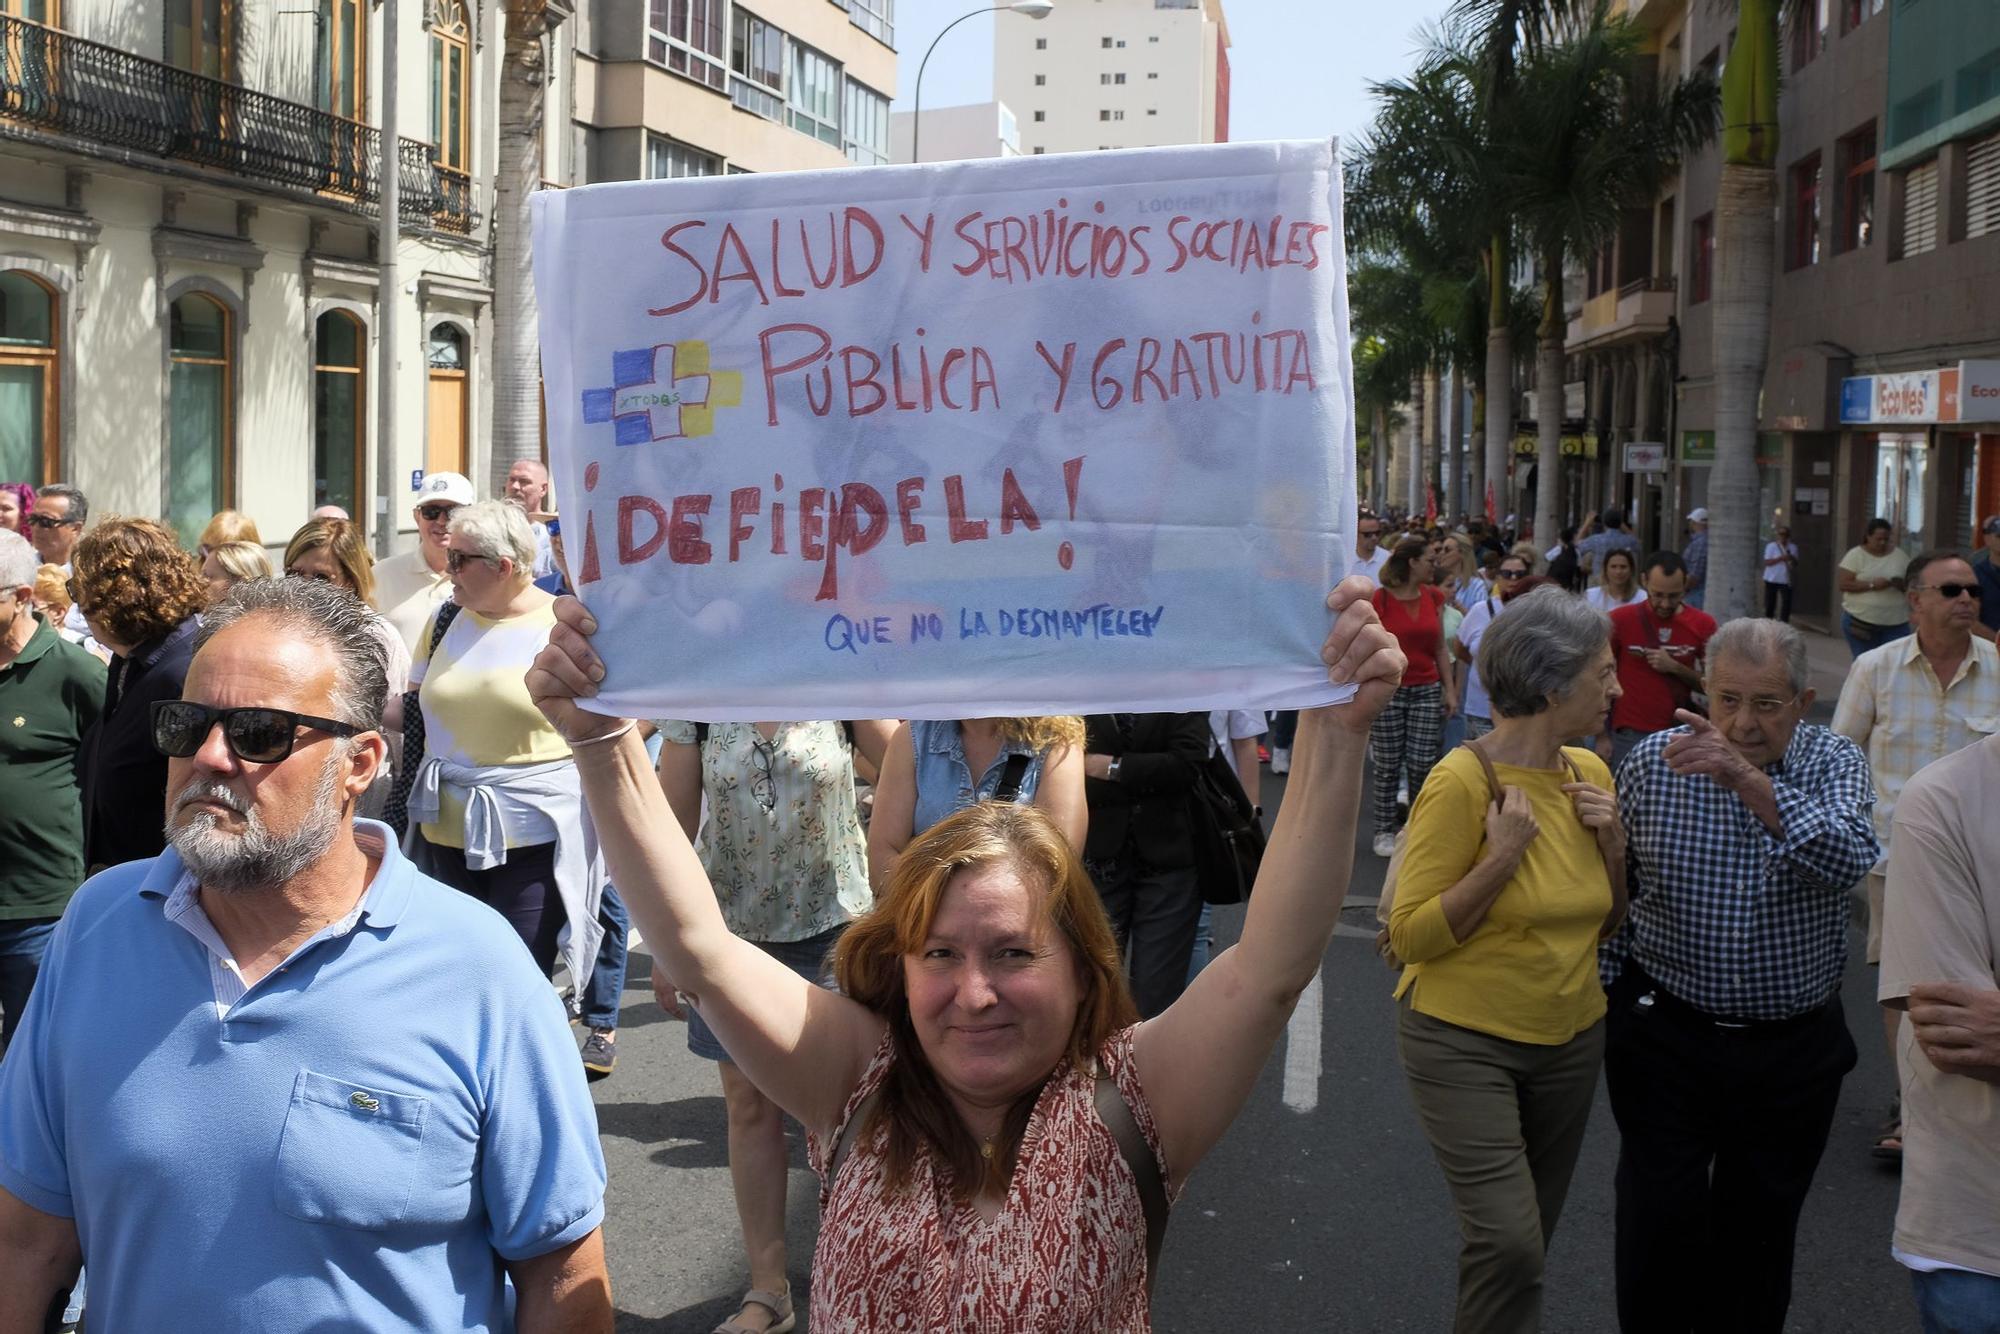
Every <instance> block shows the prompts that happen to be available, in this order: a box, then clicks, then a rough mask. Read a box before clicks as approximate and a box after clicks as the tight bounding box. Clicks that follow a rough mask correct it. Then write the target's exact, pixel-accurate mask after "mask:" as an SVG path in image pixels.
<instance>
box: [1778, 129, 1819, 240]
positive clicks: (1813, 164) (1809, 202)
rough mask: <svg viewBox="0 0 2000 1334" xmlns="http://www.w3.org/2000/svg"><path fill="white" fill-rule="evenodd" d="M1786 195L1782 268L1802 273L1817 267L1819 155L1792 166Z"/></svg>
mask: <svg viewBox="0 0 2000 1334" xmlns="http://www.w3.org/2000/svg"><path fill="white" fill-rule="evenodd" d="M1790 193H1791V228H1790V231H1789V232H1788V233H1787V238H1786V245H1785V267H1786V268H1788V269H1802V268H1805V267H1806V266H1807V265H1809V264H1817V263H1819V212H1820V168H1819V154H1817V153H1814V154H1812V155H1811V156H1810V157H1807V158H1805V159H1803V160H1801V161H1799V162H1797V163H1795V164H1794V165H1793V167H1792V170H1791V192H1790Z"/></svg>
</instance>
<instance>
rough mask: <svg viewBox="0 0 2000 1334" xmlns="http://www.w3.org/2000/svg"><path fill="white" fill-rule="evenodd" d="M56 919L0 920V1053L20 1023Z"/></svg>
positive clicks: (4, 1050)
mask: <svg viewBox="0 0 2000 1334" xmlns="http://www.w3.org/2000/svg"><path fill="white" fill-rule="evenodd" d="M56 921H57V919H56V918H54V917H31V918H26V919H20V920H14V921H0V1057H4V1056H5V1055H6V1053H7V1044H8V1043H9V1042H12V1041H13V1040H14V1030H15V1029H17V1028H19V1027H20V1026H21V1012H22V1011H23V1010H26V1009H27V1008H28V993H29V992H31V991H33V990H34V989H35V978H36V977H38V976H40V975H41V971H42V955H43V953H44V952H45V951H46V950H47V949H48V947H49V937H50V936H52V935H54V934H55V929H56Z"/></svg>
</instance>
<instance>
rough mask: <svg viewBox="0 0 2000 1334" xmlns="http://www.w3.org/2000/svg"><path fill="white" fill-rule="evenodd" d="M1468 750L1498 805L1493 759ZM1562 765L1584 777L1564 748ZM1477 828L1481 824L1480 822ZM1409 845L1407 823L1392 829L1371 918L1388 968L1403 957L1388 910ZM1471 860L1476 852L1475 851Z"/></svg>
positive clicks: (1469, 746)
mask: <svg viewBox="0 0 2000 1334" xmlns="http://www.w3.org/2000/svg"><path fill="white" fill-rule="evenodd" d="M1461 744H1462V745H1463V746H1464V748H1465V749H1466V750H1469V751H1471V752H1472V758H1473V759H1475V760H1478V761H1479V770H1480V772H1481V773H1483V774H1485V775H1486V795H1487V798H1488V800H1489V801H1490V802H1491V803H1492V804H1493V805H1498V804H1499V803H1500V802H1501V801H1502V800H1503V799H1504V798H1505V796H1506V794H1505V793H1504V792H1502V791H1501V789H1500V775H1499V774H1497V773H1495V772H1494V771H1493V761H1492V760H1489V759H1487V758H1486V752H1485V751H1483V750H1481V749H1480V748H1479V743H1478V742H1477V741H1467V742H1463V743H1461ZM1562 762H1563V767H1564V768H1566V769H1568V770H1569V776H1570V778H1571V780H1572V781H1574V782H1578V783H1581V782H1583V781H1585V780H1584V777H1583V770H1581V769H1579V768H1577V767H1576V761H1575V760H1573V759H1571V758H1570V757H1569V755H1568V753H1567V752H1563V753H1562ZM1481 828H1482V829H1483V828H1484V825H1483V823H1482V825H1481ZM1479 844H1480V846H1481V847H1484V846H1485V845H1486V835H1485V834H1484V833H1481V834H1480V836H1479ZM1409 845H1410V826H1409V825H1407V824H1406V825H1404V826H1403V827H1402V828H1401V829H1399V830H1397V831H1396V850H1395V851H1394V852H1393V853H1391V854H1390V855H1389V869H1388V870H1386V871H1384V872H1383V873H1382V897H1381V898H1379V899H1378V900H1376V903H1375V920H1376V921H1377V922H1379V923H1381V927H1380V929H1379V930H1377V931H1376V932H1375V952H1376V953H1377V954H1380V955H1381V956H1382V962H1384V963H1386V964H1388V965H1389V966H1390V967H1391V968H1401V967H1402V966H1403V961H1402V960H1401V959H1398V958H1397V957H1396V951H1395V950H1394V949H1393V948H1391V947H1390V945H1389V910H1390V909H1391V908H1393V907H1394V906H1395V904H1396V881H1397V879H1398V877H1400V876H1401V875H1402V873H1403V853H1404V852H1405V851H1406V850H1407V849H1408V848H1409ZM1474 859H1475V860H1477V855H1476V854H1475V858H1474Z"/></svg>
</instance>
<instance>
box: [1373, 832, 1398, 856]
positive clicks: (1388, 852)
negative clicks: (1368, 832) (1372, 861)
mask: <svg viewBox="0 0 2000 1334" xmlns="http://www.w3.org/2000/svg"><path fill="white" fill-rule="evenodd" d="M1375 855H1376V856H1377V857H1393V856H1395V855H1396V836H1395V835H1394V834H1377V835H1375Z"/></svg>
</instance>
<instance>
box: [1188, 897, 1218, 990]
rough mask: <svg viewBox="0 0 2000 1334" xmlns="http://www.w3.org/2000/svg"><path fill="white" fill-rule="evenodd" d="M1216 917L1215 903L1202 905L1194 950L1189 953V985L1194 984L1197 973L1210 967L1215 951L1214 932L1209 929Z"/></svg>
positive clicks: (1196, 925)
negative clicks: (1209, 963)
mask: <svg viewBox="0 0 2000 1334" xmlns="http://www.w3.org/2000/svg"><path fill="white" fill-rule="evenodd" d="M1214 918H1215V905H1214V904H1212V903H1204V904H1202V905H1201V920H1200V921H1199V922H1197V923H1195V928H1194V950H1193V952H1192V953H1190V954H1189V955H1188V975H1187V980H1188V985H1189V986H1193V985H1194V979H1195V975H1196V974H1197V973H1199V972H1201V970H1202V969H1204V968H1206V967H1208V959H1209V956H1210V955H1211V954H1213V953H1214V952H1215V939H1214V933H1213V932H1212V931H1211V930H1210V929H1209V928H1210V924H1211V923H1212V922H1213V921H1214Z"/></svg>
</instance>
